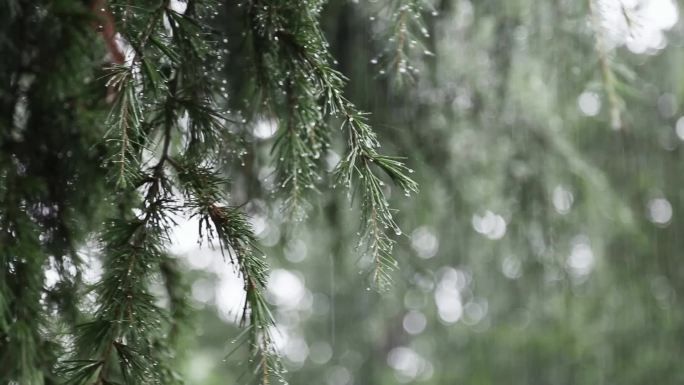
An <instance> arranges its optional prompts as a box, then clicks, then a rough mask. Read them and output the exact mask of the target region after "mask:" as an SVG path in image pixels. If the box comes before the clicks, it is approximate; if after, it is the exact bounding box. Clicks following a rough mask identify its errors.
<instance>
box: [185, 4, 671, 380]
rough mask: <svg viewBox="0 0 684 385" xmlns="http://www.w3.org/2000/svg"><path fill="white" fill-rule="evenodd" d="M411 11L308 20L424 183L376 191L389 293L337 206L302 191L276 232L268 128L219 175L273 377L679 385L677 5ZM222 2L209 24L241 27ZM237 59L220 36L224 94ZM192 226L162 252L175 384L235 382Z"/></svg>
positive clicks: (337, 7) (352, 12) (330, 198)
mask: <svg viewBox="0 0 684 385" xmlns="http://www.w3.org/2000/svg"><path fill="white" fill-rule="evenodd" d="M412 4H413V3H412ZM414 5H415V4H414ZM417 6H418V7H419V8H417V9H418V16H419V18H418V19H415V18H410V19H409V18H408V17H413V16H415V15H412V16H411V15H409V16H407V19H406V20H408V21H407V24H406V28H407V29H406V31H405V32H407V33H406V34H402V31H397V30H396V29H395V30H393V29H392V27H391V26H393V25H394V26H396V24H395V23H393V22H392V19H393V18H396V17H398V15H399V17H401V15H400V14H399V13H398V12H402V8H399V9H397V8H393V5H388V4H386V3H385V2H382V1H366V0H361V1H347V0H331V1H329V2H328V3H327V4H326V5H325V7H324V10H323V21H322V25H323V27H324V28H325V30H326V33H327V38H328V40H329V42H330V44H331V50H332V52H333V55H334V57H335V58H336V59H337V60H338V65H339V69H340V70H341V71H342V72H343V73H344V74H345V75H347V76H348V77H349V78H350V79H351V81H350V82H349V85H348V89H347V96H348V97H349V99H350V100H352V101H354V102H355V103H357V105H358V106H359V107H360V108H361V109H365V110H366V111H369V112H371V114H372V115H370V119H371V122H372V124H373V126H374V127H376V129H377V130H378V132H379V135H380V138H381V141H382V143H383V146H384V147H385V151H386V152H388V153H391V154H397V155H398V154H402V155H407V156H408V159H407V163H408V165H409V166H410V167H411V168H412V169H414V170H415V172H414V174H413V176H414V177H415V178H416V180H417V181H418V182H419V184H420V186H421V192H420V193H419V194H418V196H417V197H416V198H413V199H406V198H405V197H403V193H402V192H396V191H394V192H393V193H394V194H393V196H392V200H393V203H394V204H395V205H396V207H399V208H400V212H399V213H398V223H399V224H400V225H401V226H402V229H403V230H404V234H403V235H402V236H401V237H400V239H399V243H398V246H397V248H396V251H395V255H396V257H397V259H398V260H399V265H398V268H397V269H396V270H395V271H394V275H393V277H394V284H393V287H392V288H391V290H389V291H387V292H385V293H380V294H378V293H376V292H375V291H373V290H368V289H367V286H368V280H367V277H366V275H365V274H366V272H365V271H366V269H365V264H366V262H365V261H364V260H363V259H359V257H358V252H357V250H356V249H355V248H356V242H357V240H356V239H357V235H356V231H357V228H358V226H359V223H358V222H359V218H358V211H357V210H353V209H350V206H349V203H348V201H347V200H346V197H345V196H344V195H345V194H344V193H342V192H338V193H335V194H329V193H324V194H320V195H317V196H316V197H314V198H313V199H312V203H313V205H314V208H313V210H312V212H311V214H310V216H309V219H307V220H306V221H304V222H302V223H300V224H298V225H296V226H293V225H292V224H284V221H283V219H282V218H281V211H280V208H279V200H278V199H277V198H276V199H274V198H273V197H272V196H271V190H272V187H273V186H272V184H273V181H272V177H271V174H272V171H273V168H272V162H271V160H270V154H269V153H268V150H267V147H268V146H263V145H261V144H263V143H270V142H272V141H273V134H274V131H275V128H274V124H273V123H272V122H269V121H267V120H262V121H257V122H256V123H255V124H254V127H253V134H254V135H253V136H254V137H253V138H252V139H253V142H254V143H255V145H254V148H255V151H254V153H250V154H247V155H246V156H245V164H244V165H234V167H233V168H231V169H230V170H229V174H230V175H231V176H232V177H233V179H234V181H235V183H233V188H234V190H235V191H233V196H234V197H237V198H236V201H238V202H240V201H241V200H240V197H243V200H242V202H244V201H246V200H247V197H250V200H249V201H248V202H247V203H246V206H245V208H246V210H247V211H248V213H249V214H250V216H251V218H252V224H253V225H254V227H255V231H256V232H257V235H258V237H259V239H260V243H261V246H262V247H263V249H264V251H265V252H266V253H267V254H268V255H270V256H271V257H272V258H271V260H272V264H273V268H274V269H273V271H272V274H271V278H270V284H269V301H270V302H271V303H272V304H273V305H274V308H275V315H276V320H277V332H276V336H278V341H277V342H278V346H279V347H280V349H281V352H282V353H283V356H284V360H285V363H286V366H287V367H288V369H289V374H288V376H289V379H290V381H291V383H293V384H330V385H350V384H394V383H420V384H456V383H462V384H501V383H506V384H556V385H562V384H625V385H626V384H644V383H651V382H658V383H661V384H677V383H681V382H682V381H684V369H683V368H682V366H681V364H680V362H679V357H681V356H682V354H683V353H684V344H682V341H684V311H682V298H683V297H682V294H683V291H684V279H683V278H684V267H683V265H682V264H681V263H680V259H679V258H681V252H682V251H681V250H682V246H683V244H682V238H681V231H682V222H681V213H682V212H684V195H683V191H684V190H683V189H682V187H683V186H684V178H682V175H683V174H684V162H683V160H684V151H683V149H684V147H683V146H682V141H683V140H684V118H682V117H681V116H682V114H683V113H684V110H683V109H682V106H681V101H682V100H684V79H682V76H683V75H684V71H683V70H682V68H683V67H682V62H683V59H684V58H683V55H684V51H683V50H682V44H683V43H684V28H682V24H681V22H679V17H678V9H679V8H680V6H681V4H675V3H674V2H672V0H622V1H620V0H589V1H588V2H587V1H577V0H548V1H543V2H540V1H531V0H506V1H498V0H477V1H469V0H437V1H434V2H432V3H417ZM238 8H239V6H238V5H237V4H235V5H229V6H227V7H226V8H225V9H223V10H222V14H221V16H220V17H219V18H218V21H217V26H218V27H219V28H223V29H226V30H227V31H229V32H230V31H231V29H232V28H239V26H238V25H239V22H238V21H237V18H238V17H239V14H240V12H239V9H238ZM395 22H396V20H395ZM404 35H405V39H407V41H408V43H407V44H406V49H405V50H399V49H397V47H398V46H399V45H400V44H403V43H402V42H400V41H397V39H398V38H402V37H401V36H404ZM597 43H598V44H597ZM243 49H244V44H243V42H241V41H239V39H238V40H234V41H231V42H229V51H230V54H229V55H227V56H226V58H227V59H226V60H227V63H226V73H227V76H228V77H229V78H230V79H232V80H231V81H232V83H233V85H234V87H237V88H240V87H241V81H243V79H241V78H239V75H235V74H238V73H239V71H233V70H232V69H234V68H238V67H239V66H240V65H241V59H240V58H241V50H243ZM398 54H401V55H403V56H402V58H401V62H399V61H397V58H396V56H394V55H398ZM404 60H405V61H404ZM397 63H402V64H401V65H405V67H401V66H398V65H397ZM244 87H247V85H244ZM234 103H235V104H236V106H237V105H240V104H241V103H244V101H242V100H240V99H239V98H235V99H234ZM257 144H259V146H257ZM343 145H344V144H343V143H337V144H335V145H333V148H339V149H341V148H342V147H343ZM339 153H341V151H334V150H333V151H330V152H329V153H328V154H327V159H328V160H329V162H330V164H331V165H334V164H335V163H336V162H337V160H338V159H339ZM226 167H228V168H230V166H226ZM255 175H257V176H259V177H258V178H255V177H254V176H255ZM388 193H389V194H392V191H390V190H389V187H388ZM254 197H256V198H254ZM195 229H196V224H193V223H185V224H182V225H181V228H180V230H179V231H178V233H177V234H176V238H177V243H176V245H175V246H174V250H173V251H174V252H175V254H176V255H177V256H178V257H179V258H181V260H182V261H183V263H185V264H187V265H188V266H189V267H190V268H191V269H192V271H193V281H192V282H191V285H192V286H191V287H192V295H193V301H194V306H195V307H196V308H197V309H198V310H199V311H198V312H197V315H196V316H195V317H194V319H193V322H194V324H193V325H194V328H193V330H194V332H195V333H194V334H193V335H188V336H186V340H185V346H186V349H184V357H183V361H182V362H184V366H183V367H184V369H183V371H184V372H185V373H186V374H187V378H188V381H189V383H191V384H207V385H210V384H223V383H232V382H233V380H235V379H236V375H237V374H239V373H240V371H239V370H235V368H236V367H237V366H238V365H239V359H235V358H234V357H228V358H227V359H224V358H225V356H226V354H227V353H228V352H230V351H231V343H230V341H227V340H226V336H227V335H235V334H236V333H237V326H236V316H237V314H238V313H239V310H240V305H241V298H236V296H235V293H236V292H240V283H239V281H238V280H237V278H236V277H235V275H234V272H233V271H231V270H230V268H229V267H226V265H225V264H224V263H223V261H222V260H221V258H220V257H219V255H218V254H216V253H213V252H211V251H209V250H206V249H199V248H198V247H197V246H196V245H195V244H194V243H193V242H194V241H193V239H194V238H193V237H190V236H186V234H188V233H192V234H193V236H194V231H195ZM233 329H235V330H233Z"/></svg>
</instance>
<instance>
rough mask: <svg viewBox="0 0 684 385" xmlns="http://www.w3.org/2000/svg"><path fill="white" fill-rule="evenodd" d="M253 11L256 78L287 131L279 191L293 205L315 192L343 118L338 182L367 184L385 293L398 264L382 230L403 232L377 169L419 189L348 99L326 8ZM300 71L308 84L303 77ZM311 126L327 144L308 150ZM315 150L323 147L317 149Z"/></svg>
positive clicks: (373, 246) (264, 1)
mask: <svg viewBox="0 0 684 385" xmlns="http://www.w3.org/2000/svg"><path fill="white" fill-rule="evenodd" d="M249 5H250V6H249V8H248V15H247V16H248V20H249V22H250V24H249V27H250V31H251V36H252V49H253V52H254V55H255V59H254V62H255V64H256V67H257V68H256V71H257V79H258V81H260V82H262V83H261V84H262V85H263V86H265V87H267V89H268V90H269V91H270V92H269V94H268V95H269V97H268V101H270V103H271V105H272V106H273V109H274V110H276V111H283V112H281V114H280V115H279V116H278V118H279V120H280V122H281V124H280V132H279V134H278V138H277V140H276V143H275V145H274V151H275V153H276V164H277V170H278V175H279V179H278V181H279V184H278V185H279V186H280V187H281V188H284V189H285V191H286V192H287V193H288V199H287V202H288V203H289V204H293V203H294V204H298V203H299V202H300V201H301V198H300V194H301V191H302V190H304V189H307V188H308V189H313V188H314V184H313V183H311V182H312V181H313V180H315V179H316V168H317V167H319V166H317V164H316V163H315V162H313V161H312V158H315V157H316V156H315V155H316V154H317V153H319V151H320V150H324V149H325V148H327V145H328V139H327V137H328V129H327V124H326V123H325V120H326V119H327V118H331V117H338V118H342V119H343V120H344V123H343V125H342V126H343V128H346V129H347V131H348V137H349V139H348V147H349V149H348V153H347V155H346V156H345V159H344V160H343V161H342V162H340V164H339V165H338V166H337V168H336V172H335V173H336V175H337V176H336V179H337V180H338V182H339V183H340V184H342V185H344V186H346V187H347V188H349V190H350V191H351V190H352V189H353V185H354V184H355V183H356V182H357V181H358V183H359V184H360V192H361V196H360V199H361V202H362V204H361V207H362V210H363V216H364V218H365V219H366V220H364V221H363V224H362V233H363V234H364V238H365V242H366V243H367V245H368V248H367V252H368V253H369V254H370V255H371V257H372V258H373V260H374V261H375V264H376V269H375V273H374V274H373V276H374V282H375V283H376V285H377V286H378V287H383V286H386V283H387V279H385V277H387V274H386V271H387V270H388V267H389V266H390V265H392V263H387V261H391V251H392V245H393V241H392V240H391V239H390V238H389V237H388V236H387V235H386V234H385V232H384V230H382V229H388V228H391V229H393V230H394V231H395V232H396V233H397V234H399V233H400V231H399V229H398V226H397V224H396V223H395V221H394V219H393V218H392V210H391V209H390V208H389V203H388V202H387V199H386V197H385V195H384V192H383V191H382V189H381V188H380V186H381V184H380V183H382V182H381V180H380V179H379V177H378V176H377V171H376V170H375V167H372V165H373V164H374V165H376V166H377V168H378V169H379V170H382V171H383V172H384V173H386V174H387V175H388V176H389V178H390V179H391V180H392V181H393V182H395V183H396V184H397V185H398V186H399V187H400V188H402V189H404V190H405V191H406V192H407V193H410V192H413V191H416V190H417V185H416V184H415V182H413V181H412V180H411V179H410V178H409V177H408V176H407V173H409V172H410V170H409V169H408V168H406V167H405V166H404V165H403V163H402V162H401V161H400V160H398V159H394V158H390V157H387V156H383V155H380V154H379V153H378V151H377V148H378V147H379V142H378V140H377V137H376V135H375V133H374V132H373V130H372V129H371V127H370V126H369V125H368V124H367V123H366V120H365V118H364V117H363V114H362V113H361V112H359V111H358V110H357V109H356V107H355V106H354V105H353V104H352V103H351V102H350V101H349V100H347V99H346V98H345V97H344V96H343V91H342V90H343V88H344V84H345V78H344V76H343V75H342V74H340V73H339V72H338V71H336V70H335V69H333V68H332V67H331V66H330V65H329V63H330V62H331V61H333V60H332V58H331V56H330V54H329V52H328V50H327V46H328V43H327V42H326V41H325V38H324V37H323V33H322V31H321V29H320V26H319V24H318V20H317V18H318V10H319V9H320V8H319V7H320V3H319V2H316V1H311V2H306V4H304V5H301V6H300V5H291V4H289V3H281V2H275V1H268V0H254V1H251V2H250V3H249ZM283 68H284V69H286V70H285V71H283V70H282V69H283ZM298 71H301V73H302V79H303V81H300V80H299V78H297V77H296V74H297V73H298ZM283 79H284V80H283ZM282 86H284V87H285V92H284V94H285V95H284V97H282V91H281V88H282ZM302 95H305V96H304V97H302ZM309 111H314V112H315V113H308V112H309ZM293 112H294V113H293ZM318 112H320V113H318ZM293 119H294V123H293ZM308 127H316V128H317V129H318V130H319V132H321V134H319V135H318V136H319V137H321V138H325V140H323V141H319V142H314V143H307V142H306V140H305V138H307V133H308V132H309V130H308ZM316 143H318V144H319V147H315V145H316ZM319 149H320V150H319ZM350 197H351V194H350ZM289 210H291V211H292V209H291V208H290V209H289ZM295 212H297V211H295Z"/></svg>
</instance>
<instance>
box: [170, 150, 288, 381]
mask: <svg viewBox="0 0 684 385" xmlns="http://www.w3.org/2000/svg"><path fill="white" fill-rule="evenodd" d="M173 164H174V166H175V168H176V171H177V173H178V179H179V181H180V183H181V186H182V187H183V193H184V195H185V198H186V204H185V207H186V208H187V209H188V210H189V211H190V213H191V217H196V218H198V219H199V223H200V237H202V238H205V237H206V238H207V239H208V240H209V243H210V244H211V243H212V242H213V240H214V239H218V242H219V244H218V246H219V247H220V248H221V251H222V252H223V253H224V255H227V256H228V259H229V261H230V262H231V263H232V264H234V265H235V266H236V267H237V268H238V271H239V272H240V276H241V277H242V280H243V282H244V290H245V293H246V298H245V305H244V309H243V312H242V316H241V321H240V323H241V325H242V326H243V327H245V328H246V329H245V333H246V334H244V335H245V336H246V339H245V340H244V342H246V343H247V344H248V345H249V346H250V347H251V356H252V357H251V359H250V361H252V362H254V363H255V367H254V373H255V374H256V375H257V377H258V378H260V379H261V382H262V383H264V384H266V383H268V381H269V378H271V377H276V378H279V379H281V380H282V376H281V374H282V366H281V364H280V361H279V358H278V355H277V352H276V351H275V348H274V347H273V338H272V336H271V327H273V326H274V325H275V323H274V320H273V315H272V314H271V311H270V310H269V307H268V303H267V302H266V299H265V298H264V292H265V290H266V277H267V272H268V265H267V264H266V262H265V261H264V259H263V256H262V255H261V254H260V252H259V250H258V249H257V247H256V240H255V238H254V234H253V231H252V228H251V226H250V225H249V222H248V221H247V219H246V218H245V216H244V214H242V212H240V210H239V209H237V208H234V207H228V206H225V205H224V202H225V201H226V199H225V197H224V195H223V192H222V191H224V188H223V186H224V185H225V183H226V181H225V180H224V179H223V178H221V177H220V176H219V175H218V174H217V173H216V172H215V171H214V170H212V169H211V168H210V167H202V166H198V165H196V164H193V163H192V162H191V161H189V160H188V159H184V160H181V161H179V162H174V163H173ZM237 340H240V338H237Z"/></svg>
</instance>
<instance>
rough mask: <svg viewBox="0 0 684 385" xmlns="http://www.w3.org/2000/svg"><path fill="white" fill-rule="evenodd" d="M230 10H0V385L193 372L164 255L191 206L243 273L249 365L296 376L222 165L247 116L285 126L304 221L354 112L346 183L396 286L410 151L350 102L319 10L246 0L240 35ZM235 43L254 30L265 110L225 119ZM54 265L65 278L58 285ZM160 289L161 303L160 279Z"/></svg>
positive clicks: (15, 3) (6, 6) (195, 6)
mask: <svg viewBox="0 0 684 385" xmlns="http://www.w3.org/2000/svg"><path fill="white" fill-rule="evenodd" d="M413 3H415V2H411V4H413ZM221 6H222V4H221V3H220V2H218V1H210V0H206V1H197V0H196V1H192V0H187V1H185V2H182V1H169V0H162V1H151V0H150V1H126V0H116V1H104V0H93V1H92V2H90V4H86V3H85V2H83V1H80V0H79V1H77V0H61V1H48V0H43V1H31V2H29V1H24V0H8V1H5V2H3V5H2V6H1V7H0V29H1V30H0V77H1V78H2V82H3V83H2V84H3V89H2V90H0V104H1V105H0V107H1V108H2V118H1V119H2V120H1V121H0V146H1V147H2V152H1V153H0V245H1V247H0V263H1V264H2V269H1V271H0V273H1V274H2V277H0V381H1V382H3V383H12V384H29V385H32V384H48V383H64V384H73V385H86V384H91V385H95V384H102V385H104V384H140V383H146V384H147V383H159V384H172V383H181V382H182V379H181V378H180V376H179V375H178V374H177V373H176V372H175V371H174V370H173V357H174V342H175V340H176V336H177V334H178V332H179V330H180V329H182V326H183V324H184V323H185V322H186V318H187V316H188V312H189V310H190V309H189V308H188V304H187V300H186V294H185V291H184V288H185V286H184V284H183V274H182V272H181V270H179V267H178V266H177V264H176V263H175V260H174V259H173V258H172V257H170V256H169V255H168V252H167V250H166V248H167V246H168V244H169V233H170V231H171V230H172V228H173V226H174V224H175V223H174V218H176V217H177V216H178V215H183V216H185V217H193V218H196V219H198V220H199V223H200V231H199V234H198V236H199V238H200V239H201V238H204V239H206V240H208V243H209V245H210V246H212V247H218V248H220V249H221V250H222V251H223V253H224V255H225V256H226V259H227V260H228V261H229V262H230V263H232V264H233V265H234V266H236V268H237V270H238V271H239V273H240V276H241V278H242V279H243V282H244V290H245V292H246V301H245V305H244V310H243V314H242V321H241V323H242V325H243V326H244V330H245V332H244V334H242V335H241V336H240V337H239V338H238V339H239V340H240V341H244V342H245V343H246V344H247V345H248V347H249V350H250V352H251V353H250V354H251V358H250V359H249V361H250V362H251V363H252V364H253V365H252V370H251V375H250V377H251V378H253V379H255V380H257V381H259V382H262V383H268V382H270V381H271V380H272V379H275V378H279V379H281V380H284V379H283V378H282V375H281V373H282V367H281V364H280V362H279V360H278V354H277V352H276V351H275V348H274V346H273V344H272V337H271V335H270V330H271V329H272V326H273V323H274V321H273V317H272V315H271V312H270V310H269V307H268V304H267V302H266V300H265V298H264V291H265V288H266V279H267V272H268V266H267V264H266V261H265V260H264V258H263V255H262V253H260V252H259V250H258V247H257V242H256V240H255V237H254V234H253V231H252V229H251V226H250V224H249V221H248V219H247V217H246V216H245V214H244V213H243V212H242V211H241V210H240V208H239V207H236V206H234V205H235V202H231V199H230V196H229V195H228V193H227V191H228V188H227V185H228V181H227V180H226V172H225V168H223V167H222V160H223V159H222V158H221V156H222V155H225V153H226V152H237V153H240V154H241V153H244V152H245V151H246V147H245V141H244V140H243V139H244V137H245V136H246V132H245V127H246V125H245V124H244V123H247V122H246V121H245V122H243V121H242V120H243V119H246V120H254V119H259V118H264V117H265V118H269V119H275V120H276V121H277V122H278V132H277V137H276V140H275V143H274V145H273V149H272V151H273V155H274V156H273V159H274V162H275V165H276V176H277V181H278V183H277V190H278V192H279V193H280V194H282V196H284V198H285V199H284V202H285V204H284V206H285V207H284V209H285V210H286V212H287V213H288V214H290V217H291V219H292V220H297V219H301V218H302V217H303V216H304V215H305V214H306V212H307V206H308V204H307V199H310V194H309V193H310V192H311V191H313V190H316V188H317V186H320V185H321V184H322V183H321V182H320V180H321V179H323V177H324V172H323V171H322V169H323V168H322V164H321V156H322V154H324V153H325V152H326V151H327V150H328V148H329V147H330V145H331V144H330V143H331V138H333V137H334V136H335V135H337V134H338V132H337V131H336V130H333V129H331V128H330V127H331V126H332V125H335V122H338V123H339V122H341V131H342V132H341V133H340V134H341V135H344V136H345V137H346V143H347V145H346V154H345V155H344V156H343V158H342V160H341V161H340V162H339V164H338V165H337V167H336V169H335V171H334V180H335V182H334V184H335V185H339V186H343V187H345V188H346V189H347V190H348V191H349V195H350V197H351V196H356V199H358V200H359V201H360V207H361V211H362V219H361V229H362V231H361V232H360V234H361V236H362V238H363V239H362V240H363V242H362V243H363V244H364V245H365V247H366V250H365V252H367V253H368V255H370V256H371V257H372V259H373V261H374V268H373V270H372V277H373V282H374V283H375V285H376V286H377V287H378V288H381V287H384V286H385V285H387V284H388V282H389V279H390V275H389V271H390V270H391V269H392V268H393V266H394V264H395V262H394V260H393V259H392V255H391V252H392V246H393V243H394V240H393V238H392V237H391V234H393V233H396V234H400V233H401V232H400V230H399V227H398V225H397V223H396V222H395V220H394V218H393V210H392V209H391V208H390V207H389V204H388V202H387V198H386V196H385V188H384V187H383V186H384V182H383V178H385V177H386V178H387V180H389V181H392V182H393V183H394V184H396V185H397V186H398V187H399V188H401V189H403V190H404V191H405V192H406V194H407V195H408V194H409V193H411V192H414V191H416V188H417V186H416V184H415V182H413V180H411V179H410V178H409V177H408V176H407V175H408V173H410V172H411V170H409V169H408V168H407V167H406V166H404V164H403V163H402V161H401V160H400V159H398V158H394V157H390V156H386V155H383V154H381V153H380V150H379V147H380V144H379V141H378V139H377V137H376V135H375V133H374V132H373V130H372V128H371V127H370V125H369V124H368V121H367V119H366V117H365V114H364V113H363V112H362V111H360V110H359V109H357V108H356V107H355V106H354V105H353V104H352V103H351V102H350V101H349V100H347V99H346V98H345V97H344V96H343V92H342V89H343V87H344V85H345V81H346V79H345V78H344V76H343V75H342V74H341V73H340V72H338V71H337V70H336V69H334V68H333V66H332V63H333V62H334V60H333V59H332V57H331V55H330V54H329V52H328V43H327V42H326V40H325V38H324V36H323V33H322V31H321V28H320V25H319V14H320V12H321V8H322V6H323V2H322V1H313V0H310V1H286V0H252V1H246V2H244V3H242V4H241V8H242V9H243V11H244V15H243V18H244V29H243V31H242V33H241V34H240V35H239V36H227V37H226V36H223V35H222V34H221V32H219V30H218V29H220V26H218V25H216V23H215V17H216V15H218V14H219V12H220V11H221ZM401 20H402V22H403V20H405V19H404V18H403V17H402V18H401ZM98 33H99V34H100V35H101V37H100V38H96V34H98ZM226 38H230V39H244V40H245V46H246V47H247V49H246V51H247V52H248V53H247V54H248V55H249V60H250V61H251V63H252V65H251V66H250V68H251V69H250V70H245V71H247V72H248V74H247V75H249V76H250V77H251V78H252V79H253V84H254V90H255V92H254V93H253V95H251V98H252V99H253V100H252V103H251V104H252V105H253V106H258V108H255V109H254V111H251V112H250V113H243V114H233V113H229V112H226V110H227V108H228V106H229V103H228V100H229V99H230V98H231V94H230V90H227V89H226V87H227V85H226V81H225V80H224V76H223V75H222V73H221V71H222V70H223V66H224V62H225V59H226V58H225V57H224V52H225V51H226V50H225V49H224V48H223V47H222V42H223V41H224V39H226ZM103 137H104V140H103V139H102V138H103ZM354 192H355V193H356V194H354ZM103 201H104V202H105V204H103V203H102V202H103ZM93 229H96V230H93ZM89 239H90V240H94V242H95V243H96V244H97V249H98V250H99V251H98V252H97V253H95V254H94V255H86V257H88V258H96V259H99V260H100V261H102V266H103V269H102V270H103V271H102V275H101V277H99V278H98V281H97V282H96V283H95V284H94V285H92V287H91V286H88V285H87V284H86V283H85V282H84V281H83V279H82V271H83V269H84V268H85V266H84V264H83V261H82V256H83V255H84V252H83V251H82V250H85V249H83V246H84V244H85V242H86V241H87V240H89ZM91 254H92V253H91ZM48 270H50V271H55V272H56V273H57V276H58V278H57V280H56V283H54V282H52V283H48V282H46V281H45V279H44V276H45V274H46V271H48ZM157 283H158V284H161V285H163V287H164V288H165V290H166V293H165V294H164V297H165V298H166V299H167V301H166V303H167V304H166V305H163V306H162V305H160V303H162V302H160V301H159V298H158V295H155V294H153V291H152V290H151V287H152V286H153V285H154V284H157ZM236 295H237V293H236Z"/></svg>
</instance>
